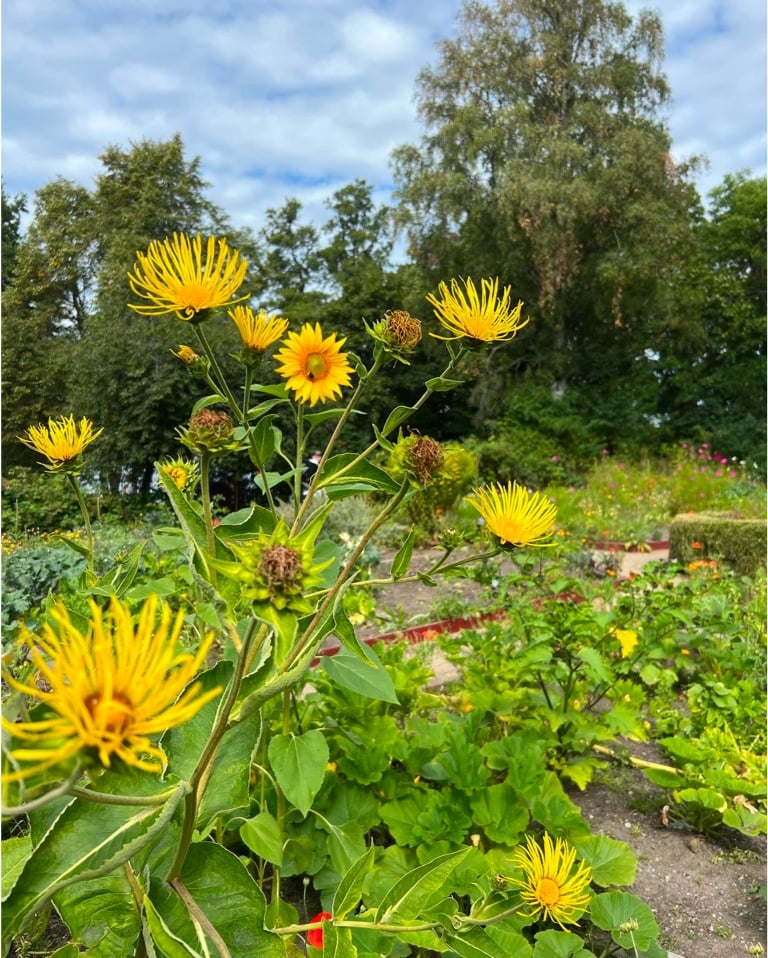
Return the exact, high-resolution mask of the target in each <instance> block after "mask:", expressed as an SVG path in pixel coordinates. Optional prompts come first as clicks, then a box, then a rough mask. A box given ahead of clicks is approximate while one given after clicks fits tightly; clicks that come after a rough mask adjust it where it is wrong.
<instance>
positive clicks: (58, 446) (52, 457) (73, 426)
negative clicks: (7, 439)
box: [18, 416, 104, 471]
mask: <svg viewBox="0 0 768 958" xmlns="http://www.w3.org/2000/svg"><path fill="white" fill-rule="evenodd" d="M102 432H104V430H103V429H99V430H97V431H96V432H94V431H93V423H92V422H91V420H90V419H86V417H85V416H83V418H82V419H81V420H80V423H79V425H78V424H77V423H76V422H75V417H74V416H61V417H60V418H59V419H49V420H48V425H47V426H43V425H39V426H30V427H29V428H28V429H27V432H26V435H24V436H19V437H18V438H19V441H20V442H23V443H24V444H25V445H26V446H31V448H32V449H34V450H35V451H36V452H39V453H41V454H42V455H43V456H45V458H46V459H47V460H48V466H47V467H46V468H48V469H52V470H54V469H62V468H65V467H67V468H66V469H65V471H72V469H71V466H72V465H76V460H77V459H79V457H80V455H81V454H82V452H83V450H84V449H85V448H86V446H89V445H90V444H91V443H92V442H93V440H94V439H97V438H98V437H99V436H100V435H101V434H102Z"/></svg>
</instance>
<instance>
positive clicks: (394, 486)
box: [319, 452, 400, 498]
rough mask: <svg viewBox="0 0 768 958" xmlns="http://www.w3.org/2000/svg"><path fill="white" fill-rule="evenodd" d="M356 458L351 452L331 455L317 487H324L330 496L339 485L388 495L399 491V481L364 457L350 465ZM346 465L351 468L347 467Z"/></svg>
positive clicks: (332, 495)
mask: <svg viewBox="0 0 768 958" xmlns="http://www.w3.org/2000/svg"><path fill="white" fill-rule="evenodd" d="M356 458H357V457H356V456H355V454H354V453H351V452H348V453H343V454H342V455H340V456H333V457H331V458H330V459H329V460H328V462H327V463H326V464H325V467H324V468H323V475H322V477H321V479H320V483H319V488H323V489H326V490H327V492H328V496H329V497H330V498H333V497H334V487H335V486H339V485H343V486H344V487H345V488H352V487H354V488H356V489H357V490H358V491H365V490H368V491H372V492H386V493H388V494H390V495H393V494H394V493H396V492H398V491H399V489H400V483H399V482H396V481H395V480H394V479H393V478H392V476H390V475H389V473H387V472H384V470H383V469H379V468H378V466H374V465H373V464H372V463H370V462H368V461H367V460H366V459H361V460H360V462H356V463H355V464H354V466H352V463H353V462H354V461H355V459H356ZM348 466H351V468H349V469H347V468H346V467H348ZM342 470H346V471H342Z"/></svg>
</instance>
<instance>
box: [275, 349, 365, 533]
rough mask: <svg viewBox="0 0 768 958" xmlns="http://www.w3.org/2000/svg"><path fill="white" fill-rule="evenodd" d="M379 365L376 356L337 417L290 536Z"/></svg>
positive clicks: (299, 526)
mask: <svg viewBox="0 0 768 958" xmlns="http://www.w3.org/2000/svg"><path fill="white" fill-rule="evenodd" d="M381 363H382V359H381V357H380V356H377V357H376V359H375V360H374V362H373V365H372V366H371V368H370V369H369V370H368V371H367V372H366V373H365V375H364V376H360V378H359V379H358V382H357V386H355V390H354V392H353V393H352V395H351V396H350V399H349V402H348V403H347V405H346V407H345V408H344V412H343V413H342V414H341V416H339V419H338V421H337V423H336V425H335V427H334V430H333V432H332V433H331V437H330V439H329V440H328V442H327V443H326V444H325V449H324V450H323V453H322V455H321V457H320V462H319V463H318V464H317V469H315V474H314V475H313V476H312V479H311V480H310V483H309V488H308V489H307V494H306V496H305V497H304V499H303V500H302V501H301V503H300V504H299V511H298V512H297V513H296V518H295V519H294V522H293V527H292V529H291V535H295V534H296V533H297V532H298V530H299V529H300V528H301V522H302V520H303V518H304V516H305V515H306V512H307V510H308V509H309V507H310V505H311V503H312V499H313V497H314V495H315V491H316V489H317V484H318V482H319V481H320V478H321V476H322V471H323V466H324V465H325V463H326V462H327V460H328V457H329V456H330V455H331V452H332V450H333V448H334V446H335V445H336V442H337V440H338V438H339V436H340V435H341V431H342V429H343V428H344V426H345V425H346V423H347V420H348V419H349V417H350V416H351V415H352V412H353V410H354V409H355V407H356V406H357V404H358V402H359V401H360V397H361V396H362V395H363V392H364V391H365V388H366V386H367V385H368V383H369V382H370V381H371V378H372V377H373V376H375V375H376V373H377V372H378V371H379V369H380V368H381Z"/></svg>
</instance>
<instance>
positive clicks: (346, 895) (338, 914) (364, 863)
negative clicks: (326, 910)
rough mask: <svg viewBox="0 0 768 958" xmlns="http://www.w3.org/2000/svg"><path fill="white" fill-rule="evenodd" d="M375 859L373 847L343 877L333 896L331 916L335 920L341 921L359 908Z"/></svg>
mask: <svg viewBox="0 0 768 958" xmlns="http://www.w3.org/2000/svg"><path fill="white" fill-rule="evenodd" d="M375 857H376V848H375V846H373V845H371V846H369V848H368V849H367V850H366V851H365V852H364V853H363V854H362V855H361V856H360V857H359V858H358V859H357V861H356V862H355V863H354V864H353V865H352V866H351V868H349V869H348V870H347V872H346V873H345V874H344V875H342V878H341V881H340V882H339V884H338V887H337V888H336V893H335V895H334V896H333V905H332V907H331V914H332V915H333V916H334V918H336V919H338V920H339V921H341V920H342V919H344V918H346V917H347V915H348V914H350V912H353V911H354V910H355V909H356V908H357V905H358V903H359V901H360V899H361V898H362V897H363V882H364V880H365V876H366V875H367V874H368V872H369V871H370V870H371V868H372V867H373V863H374V860H375Z"/></svg>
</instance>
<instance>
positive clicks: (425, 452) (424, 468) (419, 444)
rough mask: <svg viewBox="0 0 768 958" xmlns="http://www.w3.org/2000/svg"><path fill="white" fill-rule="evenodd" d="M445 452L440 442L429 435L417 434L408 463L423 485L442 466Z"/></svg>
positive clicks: (409, 453)
mask: <svg viewBox="0 0 768 958" xmlns="http://www.w3.org/2000/svg"><path fill="white" fill-rule="evenodd" d="M444 459H445V454H444V452H443V447H442V446H441V445H440V443H439V442H436V441H435V440H434V439H430V438H429V436H417V437H416V439H415V441H414V442H413V443H412V445H411V447H410V449H409V450H408V455H407V460H406V461H407V463H408V466H409V468H410V469H411V470H412V471H413V473H414V474H415V475H416V478H417V479H418V480H419V482H420V483H421V484H422V485H426V483H428V482H429V480H430V479H431V478H432V476H434V474H435V473H436V472H437V470H438V469H439V468H440V467H441V466H442V464H443V460H444Z"/></svg>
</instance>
